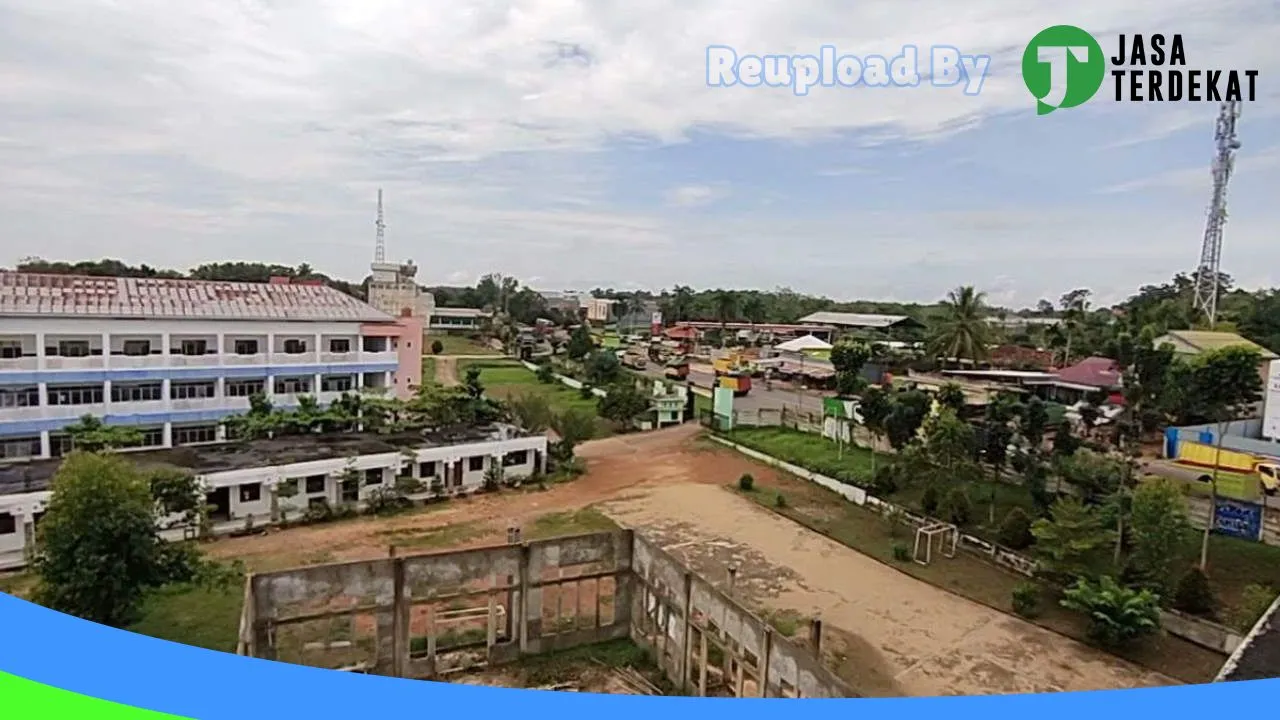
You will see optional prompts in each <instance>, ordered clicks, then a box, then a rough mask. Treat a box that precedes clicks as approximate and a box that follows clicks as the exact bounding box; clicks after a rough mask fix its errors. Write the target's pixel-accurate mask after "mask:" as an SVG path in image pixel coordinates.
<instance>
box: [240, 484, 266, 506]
mask: <svg viewBox="0 0 1280 720" xmlns="http://www.w3.org/2000/svg"><path fill="white" fill-rule="evenodd" d="M261 499H262V483H245V484H244V485H241V486H240V502H242V503H251V502H258V501H259V500H261Z"/></svg>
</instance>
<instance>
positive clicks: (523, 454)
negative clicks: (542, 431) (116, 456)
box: [0, 429, 547, 570]
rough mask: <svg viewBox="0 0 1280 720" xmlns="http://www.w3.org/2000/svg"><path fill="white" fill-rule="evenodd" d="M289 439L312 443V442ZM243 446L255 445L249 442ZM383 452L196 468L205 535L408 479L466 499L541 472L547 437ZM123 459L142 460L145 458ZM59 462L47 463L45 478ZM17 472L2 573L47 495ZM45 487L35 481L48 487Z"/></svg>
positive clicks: (1, 545)
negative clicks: (494, 484)
mask: <svg viewBox="0 0 1280 720" xmlns="http://www.w3.org/2000/svg"><path fill="white" fill-rule="evenodd" d="M293 440H296V441H297V442H298V443H299V444H307V445H311V444H314V438H308V437H301V438H293ZM243 445H244V446H246V447H250V448H252V446H253V445H254V443H253V442H249V443H244V444H243ZM382 449H384V450H390V452H374V453H369V454H356V455H352V456H349V457H344V456H341V455H334V453H325V452H324V451H323V450H322V449H319V448H317V450H316V451H315V453H314V454H315V455H316V456H317V457H316V459H314V460H307V461H303V462H285V463H282V464H279V465H262V466H252V467H244V468H234V469H224V470H218V471H206V472H201V471H200V470H199V468H194V469H193V473H194V475H195V477H196V479H197V480H199V481H200V483H201V484H202V485H203V486H204V488H205V491H206V493H207V496H206V503H207V505H208V506H209V508H210V513H209V519H210V525H209V528H208V529H209V532H210V533H211V534H213V535H224V534H227V533H231V532H234V531H236V530H239V529H243V528H245V527H247V526H254V527H257V526H262V525H270V524H274V523H278V522H282V521H288V520H297V519H299V518H300V517H301V516H302V514H303V513H305V512H306V511H307V508H308V507H310V506H312V505H316V504H319V503H324V504H327V505H328V506H329V507H339V506H342V505H350V506H354V507H357V508H359V507H363V506H364V504H365V503H366V502H367V501H368V500H369V498H370V496H371V495H372V494H373V493H376V492H379V491H381V490H383V489H385V488H390V487H395V486H396V483H397V480H398V479H400V478H413V479H414V480H416V481H417V483H418V486H419V487H418V489H416V490H414V491H413V492H411V493H407V497H408V498H409V499H410V500H427V499H430V498H442V497H456V496H459V495H466V494H470V493H474V492H478V491H480V490H481V489H483V488H484V484H485V478H486V476H491V475H490V474H491V472H492V470H491V469H492V468H494V467H495V466H497V467H501V477H502V478H503V480H504V481H508V482H509V481H513V480H516V479H521V478H526V477H529V476H531V475H533V474H535V472H545V470H546V462H547V439H546V436H545V435H531V436H529V435H523V434H521V433H519V432H517V431H514V430H513V429H501V430H499V431H498V432H495V433H494V434H493V435H492V436H491V437H488V438H483V439H476V438H473V439H471V440H469V441H464V442H458V443H455V444H445V445H435V446H427V447H414V446H412V445H408V446H405V447H403V448H398V449H396V448H382ZM122 454H123V455H124V456H125V457H128V456H129V455H135V457H138V458H139V459H143V458H145V457H146V456H147V455H148V454H149V453H147V452H146V451H131V452H125V453H122ZM267 454H270V453H267ZM325 455H331V456H330V457H325ZM56 462H57V461H46V465H48V467H45V468H44V470H43V474H44V475H45V476H46V478H47V476H49V475H51V474H52V472H53V467H52V465H54V464H56ZM13 469H14V470H16V469H17V466H14V468H13ZM17 475H18V473H16V472H15V473H13V474H11V475H10V476H9V477H8V478H6V477H5V476H4V474H3V469H0V570H7V569H13V568H19V567H22V566H24V565H25V564H26V563H27V562H28V561H29V559H30V553H31V551H32V550H33V549H34V538H35V537H36V535H35V529H36V526H37V524H38V523H39V521H40V519H41V517H43V514H44V511H45V508H46V506H47V504H48V501H49V496H50V492H49V490H48V489H47V487H44V488H41V489H38V490H26V489H23V488H22V487H21V482H20V481H18V480H15V478H16V477H17ZM47 482H48V481H47V479H45V480H42V481H41V482H40V484H43V485H46V486H47ZM197 530H198V529H197V528H192V527H180V526H176V527H172V528H171V529H170V530H168V531H167V532H166V533H165V535H166V536H167V537H168V538H169V539H171V540H173V539H181V538H183V537H192V536H194V535H195V534H196V533H197Z"/></svg>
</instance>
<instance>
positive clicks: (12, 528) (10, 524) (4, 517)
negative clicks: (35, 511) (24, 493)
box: [0, 513, 18, 535]
mask: <svg viewBox="0 0 1280 720" xmlns="http://www.w3.org/2000/svg"><path fill="white" fill-rule="evenodd" d="M16 532H18V518H16V517H14V516H12V515H10V514H9V513H0V535H12V534H14V533H16Z"/></svg>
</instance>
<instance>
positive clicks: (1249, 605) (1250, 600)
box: [1231, 584, 1276, 630]
mask: <svg viewBox="0 0 1280 720" xmlns="http://www.w3.org/2000/svg"><path fill="white" fill-rule="evenodd" d="M1275 599H1276V591H1275V590H1272V589H1271V588H1270V587H1268V586H1266V585H1256V584H1251V585H1246V586H1245V588H1244V591H1243V592H1241V593H1240V603H1239V604H1238V605H1237V606H1236V611H1235V612H1234V613H1232V618H1231V621H1232V622H1231V624H1232V625H1234V626H1235V627H1236V629H1238V630H1249V629H1250V628H1252V627H1253V626H1254V625H1256V624H1257V623H1258V620H1260V619H1262V616H1263V614H1264V613H1266V612H1267V608H1269V607H1271V603H1273V602H1275Z"/></svg>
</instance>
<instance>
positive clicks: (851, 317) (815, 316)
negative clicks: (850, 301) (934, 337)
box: [799, 311, 924, 342]
mask: <svg viewBox="0 0 1280 720" xmlns="http://www.w3.org/2000/svg"><path fill="white" fill-rule="evenodd" d="M799 322H800V323H801V324H807V325H825V326H828V327H830V328H833V330H831V331H830V332H828V333H827V334H826V336H825V337H824V336H823V335H822V334H821V333H819V332H813V333H812V334H814V335H817V336H818V337H820V338H822V339H823V340H826V341H827V342H835V341H836V339H837V338H839V337H840V336H841V335H844V334H847V333H850V332H854V331H858V330H875V331H880V332H888V331H889V330H891V329H893V330H897V329H907V328H914V329H923V328H924V324H923V323H921V322H920V321H919V320H916V319H915V318H912V317H909V316H907V315H878V314H874V313H846V312H828V311H821V312H816V313H811V314H809V315H805V316H804V317H802V318H800V320H799Z"/></svg>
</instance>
